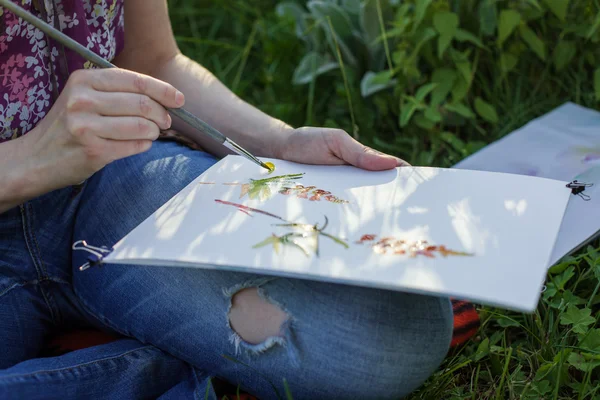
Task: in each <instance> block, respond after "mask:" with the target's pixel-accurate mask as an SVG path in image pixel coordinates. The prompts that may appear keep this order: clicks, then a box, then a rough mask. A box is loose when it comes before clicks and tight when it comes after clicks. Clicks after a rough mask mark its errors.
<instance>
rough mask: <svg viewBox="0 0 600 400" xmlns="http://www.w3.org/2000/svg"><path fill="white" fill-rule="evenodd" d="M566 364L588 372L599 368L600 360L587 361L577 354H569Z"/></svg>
mask: <svg viewBox="0 0 600 400" xmlns="http://www.w3.org/2000/svg"><path fill="white" fill-rule="evenodd" d="M567 362H568V363H569V364H570V365H572V366H573V367H575V368H577V369H578V370H580V371H583V372H590V371H592V370H594V368H596V367H598V366H600V360H587V359H586V358H585V357H584V356H583V355H581V354H578V353H571V354H569V357H568V358H567Z"/></svg>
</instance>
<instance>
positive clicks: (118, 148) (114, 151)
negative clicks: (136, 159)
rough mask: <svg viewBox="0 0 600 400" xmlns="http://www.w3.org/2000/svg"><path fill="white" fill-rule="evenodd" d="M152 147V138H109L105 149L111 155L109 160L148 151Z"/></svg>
mask: <svg viewBox="0 0 600 400" xmlns="http://www.w3.org/2000/svg"><path fill="white" fill-rule="evenodd" d="M150 147H152V141H151V140H126V141H122V140H107V141H105V143H104V151H105V152H106V154H110V155H111V157H110V158H111V159H110V160H109V162H112V161H114V160H119V159H121V158H125V157H129V156H133V155H136V154H139V153H143V152H146V151H148V150H150Z"/></svg>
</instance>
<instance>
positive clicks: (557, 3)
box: [543, 0, 569, 21]
mask: <svg viewBox="0 0 600 400" xmlns="http://www.w3.org/2000/svg"><path fill="white" fill-rule="evenodd" d="M543 1H544V3H545V4H546V6H548V8H549V9H550V11H552V13H553V14H554V15H556V16H557V17H558V18H559V19H560V20H561V21H564V20H565V18H566V16H567V9H568V8H569V0H543Z"/></svg>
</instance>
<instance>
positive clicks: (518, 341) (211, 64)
mask: <svg viewBox="0 0 600 400" xmlns="http://www.w3.org/2000/svg"><path fill="white" fill-rule="evenodd" d="M591 3H593V2H590V4H591ZM169 4H170V9H171V18H172V21H173V25H174V29H175V33H176V37H177V40H178V43H179V45H180V47H181V49H182V50H183V51H184V52H185V53H186V54H187V55H188V56H190V57H192V58H193V59H195V60H197V61H199V62H200V63H202V64H203V65H205V66H206V67H207V68H209V69H210V70H211V71H213V73H215V74H216V76H217V77H218V78H219V79H221V80H222V81H223V82H224V83H225V84H226V85H228V86H229V87H230V88H231V89H232V90H234V91H235V92H236V93H237V94H238V95H240V96H241V97H242V98H243V99H245V100H246V101H248V102H250V103H251V104H253V105H255V106H257V107H259V108H260V109H262V110H263V111H265V112H267V113H269V114H271V115H273V116H275V117H277V118H281V119H282V120H284V121H286V122H288V123H290V124H292V125H294V126H302V125H312V126H335V127H341V128H343V129H346V130H347V131H348V132H349V133H351V134H354V133H356V134H357V136H358V137H359V139H360V140H361V141H362V142H363V143H365V144H367V145H370V146H372V147H375V148H378V149H380V150H382V151H386V152H389V153H393V154H395V155H397V156H400V157H402V158H404V159H406V160H407V161H409V162H410V163H413V164H415V165H435V166H442V167H449V166H451V165H453V164H455V163H456V162H458V161H459V160H461V159H462V158H463V157H466V156H467V155H469V154H471V153H473V152H474V151H476V150H477V149H479V148H481V147H482V146H484V145H485V144H487V143H491V142H492V141H494V140H496V139H498V138H500V137H502V136H503V135H505V134H507V133H509V132H511V131H513V130H515V129H517V128H519V127H520V126H522V125H524V124H525V123H527V122H528V121H530V120H532V119H534V118H536V117H539V116H541V115H542V114H544V113H546V112H548V111H550V110H552V109H553V108H555V107H557V106H559V105H561V104H563V103H564V102H566V101H573V102H575V103H578V104H581V105H584V106H587V107H592V108H598V102H597V101H596V98H595V95H594V87H593V83H592V81H593V80H592V76H593V71H591V70H590V68H589V67H588V66H586V64H585V63H584V62H583V60H579V59H578V58H575V59H574V60H573V62H571V63H570V64H569V65H568V66H567V67H566V68H565V69H563V70H562V71H560V72H557V71H555V70H554V69H553V67H552V64H551V63H550V62H546V63H541V62H539V60H534V59H532V60H531V64H530V65H531V67H524V68H519V69H518V70H517V71H516V72H514V73H512V74H511V75H510V79H500V78H497V71H494V70H490V71H483V73H480V74H477V75H476V79H475V81H474V82H473V84H472V85H473V90H475V91H476V93H478V95H480V96H481V97H484V98H485V99H487V100H488V102H490V103H491V104H492V105H493V106H494V108H495V109H496V111H497V113H498V115H499V117H500V120H499V122H498V123H496V124H487V125H482V124H479V123H478V122H477V121H473V122H467V123H466V124H465V125H463V126H461V127H457V128H451V129H446V130H445V133H444V134H438V133H435V132H434V133H431V132H425V131H419V130H418V129H414V128H410V129H406V130H402V129H400V128H399V126H398V115H397V111H396V110H395V108H396V107H397V104H398V100H397V98H396V97H395V95H394V94H393V93H381V94H378V95H377V96H375V97H374V98H369V99H363V98H362V97H361V96H360V90H359V88H358V84H357V82H359V81H360V79H357V77H355V76H352V70H345V72H346V74H348V75H347V76H346V74H342V73H341V72H340V70H337V71H332V72H331V73H328V75H327V76H326V77H320V78H319V79H318V80H317V81H316V83H313V84H310V85H305V86H294V85H292V84H291V80H292V76H293V73H294V69H295V68H296V65H297V64H298V62H299V61H300V59H301V58H302V57H303V55H304V53H305V45H304V43H303V42H302V41H301V40H300V39H298V38H297V37H296V35H295V33H294V30H293V26H291V25H290V24H289V23H287V22H285V21H283V20H281V19H279V18H277V17H276V15H275V13H274V9H275V4H276V3H275V2H274V1H270V0H253V1H251V2H248V1H242V0H223V1H219V2H215V1H200V0H171V1H170V2H169ZM309 29H311V27H309ZM390 51H394V49H393V48H392V49H386V59H387V60H386V61H387V63H391V61H390V54H389V52H390ZM486 65H489V64H486ZM527 65H529V64H527ZM355 125H356V126H355ZM599 247H600V243H598V242H595V243H593V244H592V245H591V246H589V247H587V248H586V249H584V250H581V251H579V252H578V253H576V254H575V255H574V257H572V258H568V259H567V260H565V261H564V262H562V263H561V264H559V265H556V266H555V267H553V268H552V269H551V271H550V273H549V276H548V280H547V282H546V284H547V290H546V292H545V293H544V295H543V298H542V300H541V302H540V305H539V308H538V310H537V311H536V313H535V314H533V315H524V314H518V313H512V312H507V311H504V310H499V309H493V308H489V307H480V308H479V312H480V315H481V318H482V327H481V329H480V331H479V333H478V335H477V337H476V338H475V339H474V340H472V341H471V342H469V343H468V344H467V345H466V346H464V347H463V348H461V349H458V350H456V351H453V352H452V353H451V354H449V357H448V358H447V360H446V362H445V363H444V365H443V366H442V367H441V368H440V370H439V371H438V372H436V373H435V374H434V375H433V376H432V377H431V379H429V381H428V382H427V383H426V384H425V385H424V386H423V387H422V388H421V389H420V390H419V391H417V392H416V393H414V395H413V396H412V397H411V398H412V399H520V398H523V399H542V398H543V399H600V389H599V388H600V376H599V374H598V372H599V371H600V369H598V368H596V367H597V366H600V326H598V325H597V322H598V321H597V315H598V309H599V304H600V291H599V288H600V256H599V252H600V251H599Z"/></svg>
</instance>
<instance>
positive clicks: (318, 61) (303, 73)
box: [292, 52, 339, 85]
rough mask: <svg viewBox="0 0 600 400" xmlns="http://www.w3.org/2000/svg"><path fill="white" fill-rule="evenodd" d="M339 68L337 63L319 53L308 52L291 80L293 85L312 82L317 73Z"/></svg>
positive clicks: (320, 73)
mask: <svg viewBox="0 0 600 400" xmlns="http://www.w3.org/2000/svg"><path fill="white" fill-rule="evenodd" d="M337 68H339V64H338V63H337V62H334V61H333V60H331V59H330V58H329V56H324V55H322V54H319V53H315V52H310V53H308V54H306V55H305V56H304V57H303V58H302V60H301V61H300V64H298V67H296V70H295V71H294V76H293V78H292V82H293V83H294V85H304V84H307V83H310V82H312V81H313V80H314V79H315V78H316V77H318V76H319V75H323V74H325V73H326V72H329V71H331V70H334V69H337Z"/></svg>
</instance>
